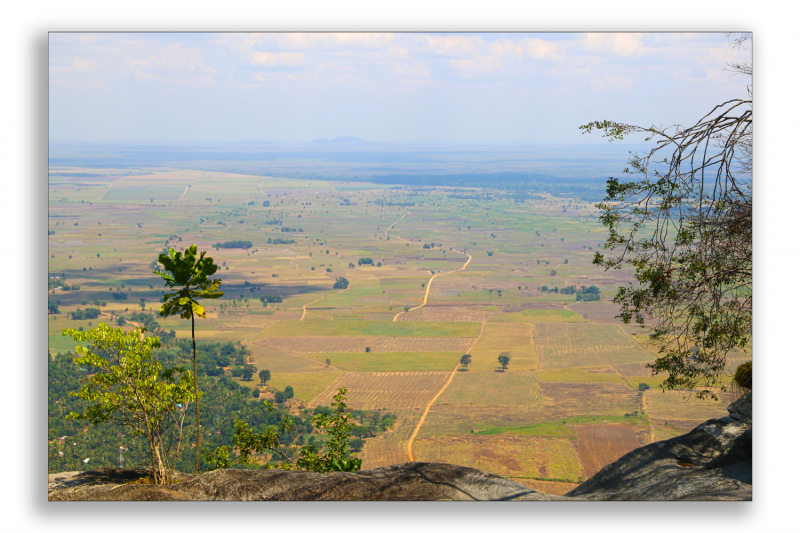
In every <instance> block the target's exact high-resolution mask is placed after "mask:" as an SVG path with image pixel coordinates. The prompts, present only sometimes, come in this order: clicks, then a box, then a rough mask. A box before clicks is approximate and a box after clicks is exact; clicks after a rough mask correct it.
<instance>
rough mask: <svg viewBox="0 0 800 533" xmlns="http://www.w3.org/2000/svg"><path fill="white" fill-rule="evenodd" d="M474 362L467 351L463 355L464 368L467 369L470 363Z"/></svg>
mask: <svg viewBox="0 0 800 533" xmlns="http://www.w3.org/2000/svg"><path fill="white" fill-rule="evenodd" d="M471 362H472V356H471V355H470V354H468V353H465V354H464V355H462V356H461V365H462V366H463V367H464V370H466V369H467V367H468V366H469V364H470V363H471Z"/></svg>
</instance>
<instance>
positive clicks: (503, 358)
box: [497, 352, 511, 372]
mask: <svg viewBox="0 0 800 533" xmlns="http://www.w3.org/2000/svg"><path fill="white" fill-rule="evenodd" d="M508 354H509V352H502V353H501V354H500V355H498V356H497V362H498V363H500V366H502V367H503V372H505V371H506V368H508V363H509V361H511V356H509V355H508Z"/></svg>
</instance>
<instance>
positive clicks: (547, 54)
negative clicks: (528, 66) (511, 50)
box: [520, 38, 558, 59]
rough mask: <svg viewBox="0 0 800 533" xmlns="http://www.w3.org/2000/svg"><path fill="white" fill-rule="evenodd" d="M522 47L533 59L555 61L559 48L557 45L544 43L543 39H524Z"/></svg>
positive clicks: (548, 42)
mask: <svg viewBox="0 0 800 533" xmlns="http://www.w3.org/2000/svg"><path fill="white" fill-rule="evenodd" d="M520 45H521V46H522V48H523V49H524V50H525V52H526V53H527V54H528V56H530V57H531V58H533V59H555V58H556V57H557V52H558V47H557V46H556V43H553V42H550V41H543V40H542V39H536V38H530V39H524V40H523V41H522V42H521V43H520Z"/></svg>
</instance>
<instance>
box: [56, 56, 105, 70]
mask: <svg viewBox="0 0 800 533" xmlns="http://www.w3.org/2000/svg"><path fill="white" fill-rule="evenodd" d="M53 59H61V60H62V61H63V60H64V59H67V61H68V60H69V59H68V58H53ZM62 61H56V62H62ZM49 70H50V74H87V73H89V72H92V71H94V61H93V60H91V59H84V58H82V57H74V58H72V61H71V62H70V63H69V64H68V65H53V66H51V67H50V69H49Z"/></svg>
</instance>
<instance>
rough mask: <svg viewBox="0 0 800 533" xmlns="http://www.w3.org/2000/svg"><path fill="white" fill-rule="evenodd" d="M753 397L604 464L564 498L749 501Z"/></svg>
mask: <svg viewBox="0 0 800 533" xmlns="http://www.w3.org/2000/svg"><path fill="white" fill-rule="evenodd" d="M751 394H752V393H748V394H747V395H746V396H744V397H743V398H741V399H740V400H738V401H736V402H734V403H732V404H731V405H730V406H728V412H729V413H730V414H729V415H728V416H726V417H723V418H720V419H713V420H709V421H707V422H705V423H703V424H701V425H699V426H698V427H696V428H695V429H694V430H692V431H691V432H689V433H687V434H686V435H681V436H680V437H675V438H673V439H669V440H665V441H661V442H655V443H653V444H649V445H647V446H643V447H641V448H637V449H636V450H633V451H632V452H630V453H628V454H626V455H624V456H622V457H621V458H620V459H618V460H617V461H615V462H613V463H611V464H610V465H607V466H606V467H604V468H603V469H602V470H600V471H599V472H598V473H597V474H595V475H594V476H593V477H592V478H590V479H589V480H587V481H586V482H584V483H583V484H581V485H579V486H578V487H576V488H575V489H573V490H572V491H570V492H568V493H567V496H576V497H581V498H585V499H589V500H752V498H753V480H752V477H753V463H752V457H753V456H752V443H753V429H752V427H753V422H752V409H753V407H752V396H751Z"/></svg>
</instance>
